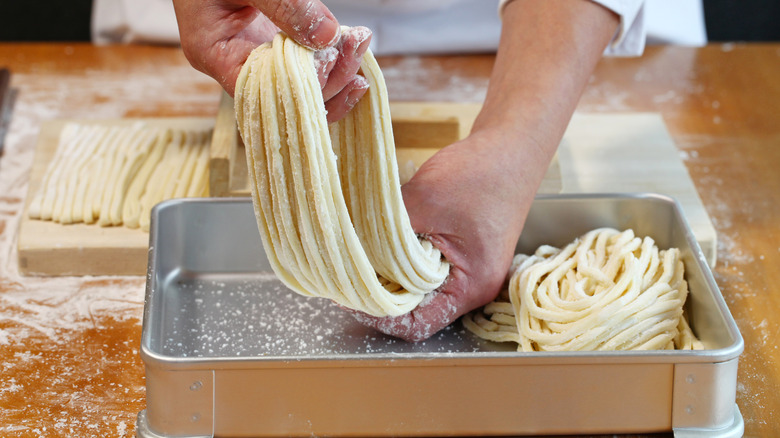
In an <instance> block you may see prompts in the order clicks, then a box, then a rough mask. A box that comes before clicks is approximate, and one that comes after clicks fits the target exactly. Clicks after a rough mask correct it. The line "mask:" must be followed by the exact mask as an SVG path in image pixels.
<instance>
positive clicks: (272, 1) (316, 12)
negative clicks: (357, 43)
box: [250, 0, 340, 49]
mask: <svg viewBox="0 0 780 438" xmlns="http://www.w3.org/2000/svg"><path fill="white" fill-rule="evenodd" d="M250 3H251V4H252V5H253V6H254V7H256V8H257V9H258V10H260V11H261V12H262V13H263V14H264V15H265V16H266V17H268V19H270V20H271V21H272V22H273V23H274V24H275V25H277V26H278V27H279V29H281V30H283V31H284V33H286V34H287V35H289V36H290V37H291V38H292V39H294V40H295V41H297V42H298V43H299V44H302V45H304V46H307V47H309V48H312V49H324V48H325V47H329V46H332V45H333V44H335V43H336V41H337V40H338V37H339V34H340V32H339V23H338V21H337V20H336V17H334V16H333V14H332V13H331V12H330V11H329V10H328V8H327V7H326V6H325V5H324V4H322V2H321V1H320V0H251V1H250Z"/></svg>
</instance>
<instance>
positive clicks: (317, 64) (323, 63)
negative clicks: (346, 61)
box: [314, 47, 339, 88]
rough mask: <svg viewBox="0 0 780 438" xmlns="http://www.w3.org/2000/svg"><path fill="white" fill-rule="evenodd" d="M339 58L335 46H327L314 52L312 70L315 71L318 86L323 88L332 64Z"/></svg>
mask: <svg viewBox="0 0 780 438" xmlns="http://www.w3.org/2000/svg"><path fill="white" fill-rule="evenodd" d="M338 58H339V50H338V49H337V48H335V47H328V48H326V49H324V50H317V51H316V52H314V70H315V71H316V72H317V79H319V81H320V88H324V87H325V85H326V84H327V83H328V76H330V72H331V70H333V66H335V65H336V61H337V60H338Z"/></svg>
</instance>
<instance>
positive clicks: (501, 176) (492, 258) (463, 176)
mask: <svg viewBox="0 0 780 438" xmlns="http://www.w3.org/2000/svg"><path fill="white" fill-rule="evenodd" d="M527 143H529V144H530V143H531V142H530V140H528V141H527ZM534 149H535V147H533V146H532V147H529V148H523V147H521V146H518V145H516V144H511V140H509V139H508V138H506V137H504V136H503V135H502V134H501V133H498V132H477V133H474V134H472V135H471V136H469V137H468V138H466V139H465V140H463V141H461V142H458V143H455V144H453V145H451V146H449V147H447V148H444V149H442V150H441V151H439V152H438V153H437V154H435V155H434V156H433V157H431V158H430V159H429V160H428V161H426V162H425V163H424V164H423V165H422V167H421V168H420V170H419V171H418V172H417V173H416V174H415V176H414V177H413V178H412V179H411V180H410V181H409V182H408V183H407V184H406V185H404V187H403V196H404V202H405V204H406V208H407V211H408V212H409V217H410V219H411V222H412V228H413V229H414V230H415V231H416V232H417V233H420V234H423V235H424V236H425V237H426V238H428V239H429V240H430V241H431V242H432V243H433V244H434V245H435V246H436V247H437V248H439V250H441V252H442V254H443V256H444V257H445V258H446V259H447V261H449V262H450V264H451V268H450V274H449V276H448V277H447V280H446V281H445V283H444V284H443V285H442V286H441V287H440V289H439V290H437V291H435V292H433V293H432V295H431V296H430V298H426V299H425V300H423V302H422V303H421V304H420V305H419V306H418V307H417V308H415V309H414V310H413V311H412V312H410V313H408V314H405V315H401V316H398V317H386V318H376V317H372V316H369V315H366V314H363V313H355V312H353V315H355V317H356V318H357V319H358V321H360V322H361V323H363V324H365V325H368V326H370V327H373V328H375V329H377V330H379V331H381V332H384V333H387V334H390V335H392V336H395V337H399V338H402V339H405V340H409V341H419V340H423V339H426V338H428V337H430V336H431V335H433V334H434V333H436V332H437V331H439V330H441V329H442V328H444V327H445V326H447V325H448V324H450V323H451V322H452V321H454V320H455V319H457V318H458V317H459V316H461V315H463V314H464V313H466V312H468V311H471V310H473V309H475V308H477V307H479V306H482V305H484V304H487V303H488V302H490V301H491V300H493V299H494V298H495V297H496V295H497V294H498V292H499V290H500V288H501V286H502V284H503V283H504V280H505V279H506V275H507V273H508V271H509V267H510V264H511V261H512V257H513V255H514V250H515V246H516V244H517V239H518V238H519V236H520V231H521V229H522V226H523V223H524V221H525V217H526V215H527V214H528V209H529V208H530V205H531V202H532V200H533V197H534V194H535V193H536V189H537V186H538V181H537V179H538V177H537V175H538V174H539V173H538V171H536V169H531V170H529V171H526V169H525V168H524V167H526V166H531V165H534V166H535V165H536V164H532V163H535V160H533V159H528V160H525V159H524V158H525V157H524V154H522V152H523V150H534ZM529 155H532V154H529Z"/></svg>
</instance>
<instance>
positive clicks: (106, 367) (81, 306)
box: [0, 65, 219, 437]
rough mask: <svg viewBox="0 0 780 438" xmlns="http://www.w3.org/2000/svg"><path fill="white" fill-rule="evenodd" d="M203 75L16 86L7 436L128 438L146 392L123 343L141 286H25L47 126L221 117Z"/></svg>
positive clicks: (0, 289) (0, 276)
mask: <svg viewBox="0 0 780 438" xmlns="http://www.w3.org/2000/svg"><path fill="white" fill-rule="evenodd" d="M198 75H200V73H197V72H195V71H194V70H193V69H192V68H191V67H189V66H185V65H182V66H176V67H161V68H157V67H155V68H153V69H146V70H143V69H142V70H140V71H121V72H105V71H93V70H87V71H84V72H78V73H72V74H62V75H51V74H47V73H41V72H39V71H35V70H33V72H31V73H14V75H13V76H12V82H11V87H12V89H14V90H16V91H17V94H16V100H15V105H14V107H13V113H12V118H11V123H10V126H9V131H8V133H7V135H6V138H5V151H4V153H3V155H2V157H0V375H3V376H4V378H3V379H0V406H3V409H0V436H4V437H5V436H9V437H10V436H25V437H27V436H129V435H131V432H132V431H131V430H130V429H132V427H128V425H130V424H133V421H134V418H135V415H136V413H137V412H130V411H129V410H128V409H127V406H139V409H140V407H142V406H143V395H144V388H143V384H136V383H130V382H138V381H141V380H142V376H143V369H142V367H140V363H139V362H140V359H139V357H138V345H136V343H137V341H136V340H135V339H132V338H129V337H128V338H127V339H123V338H122V336H124V334H125V333H126V334H127V335H128V336H132V335H134V334H135V333H137V330H138V328H140V323H141V322H140V321H141V316H142V313H143V297H144V283H145V279H144V278H143V277H94V278H93V277H58V278H35V277H22V276H21V275H20V274H19V268H18V264H17V252H16V239H17V236H16V234H17V233H16V230H17V229H18V226H19V220H20V217H21V210H22V207H23V205H24V200H25V196H26V192H27V184H28V179H29V172H30V167H31V164H32V161H33V155H34V150H35V144H36V142H37V137H38V132H39V129H40V126H41V123H42V122H44V121H46V120H51V119H98V118H99V119H106V118H121V117H126V116H139V117H141V116H144V115H146V114H149V115H154V114H155V113H160V112H164V113H167V114H181V115H184V116H186V115H187V114H192V113H193V111H195V112H197V111H200V114H202V111H203V108H204V107H208V108H214V110H215V111H216V108H217V103H218V100H219V94H218V93H216V92H215V88H214V87H213V86H212V85H213V81H211V80H210V79H208V78H206V77H205V76H203V78H202V79H201V78H198V77H196V76H198ZM201 76H202V75H201ZM170 78H178V79H179V80H174V81H172V80H170ZM161 110H162V111H161ZM117 330H119V331H117ZM117 337H119V338H118V339H117ZM96 339H98V340H99V339H106V340H108V339H111V341H105V342H104V343H98V344H94V342H96V341H95V340H96ZM97 342H101V341H97ZM108 342H111V345H109V344H108ZM85 352H86V354H85ZM85 357H88V358H89V360H84V358H85ZM128 363H129V364H132V365H131V366H130V367H129V368H130V369H129V372H128V366H127V364H128ZM117 373H122V376H121V377H117ZM118 382H121V383H118ZM36 418H37V419H40V418H51V421H50V422H48V423H47V425H40V424H34V423H33V422H32V421H31V420H30V419H36ZM116 420H119V421H118V422H117V421H116ZM117 425H118V426H117ZM107 427H110V428H111V430H107V429H106V428H107Z"/></svg>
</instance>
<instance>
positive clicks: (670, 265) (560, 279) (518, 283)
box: [463, 228, 702, 351]
mask: <svg viewBox="0 0 780 438" xmlns="http://www.w3.org/2000/svg"><path fill="white" fill-rule="evenodd" d="M683 274H684V266H683V262H682V260H681V259H680V251H679V250H677V249H675V248H672V249H668V250H659V249H658V247H657V246H656V245H655V243H654V242H653V240H652V239H651V238H649V237H645V238H643V239H641V238H638V237H635V236H634V232H633V231H632V230H626V231H623V232H620V231H617V230H614V229H611V228H601V229H597V230H593V231H591V232H589V233H587V234H585V235H584V236H582V237H580V238H579V239H577V240H575V241H574V242H572V243H570V244H569V245H567V246H566V247H565V248H563V249H558V248H554V247H551V246H542V247H540V248H539V249H538V250H537V251H536V252H535V253H534V254H533V255H531V256H528V255H523V254H521V255H518V256H516V257H515V260H514V262H513V265H512V271H511V278H510V281H509V288H508V290H507V291H504V292H503V293H502V294H501V295H500V296H499V297H498V298H497V299H496V301H494V302H492V303H489V304H488V305H486V306H485V307H484V308H482V309H480V310H477V311H475V312H472V313H470V314H468V315H466V316H464V318H463V323H464V325H465V326H466V328H468V329H469V330H470V331H472V332H474V333H475V334H476V335H478V336H480V337H482V338H484V339H488V340H492V341H497V342H508V341H511V342H517V344H518V350H520V351H578V350H658V349H675V348H676V349H701V348H702V345H701V342H699V341H698V340H697V339H696V338H695V336H694V334H693V332H692V331H691V328H690V326H689V325H688V322H687V320H686V317H685V314H684V312H683V306H684V304H685V300H686V297H687V295H688V285H687V282H686V281H685V279H684V278H683Z"/></svg>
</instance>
